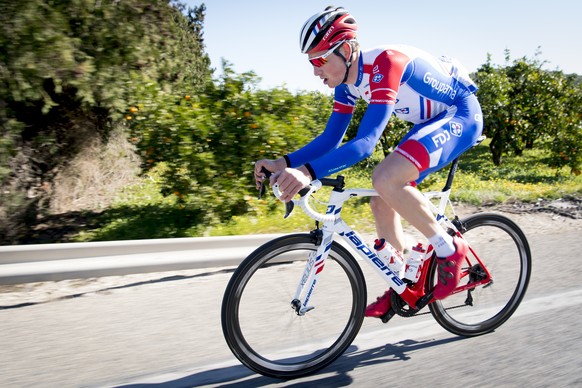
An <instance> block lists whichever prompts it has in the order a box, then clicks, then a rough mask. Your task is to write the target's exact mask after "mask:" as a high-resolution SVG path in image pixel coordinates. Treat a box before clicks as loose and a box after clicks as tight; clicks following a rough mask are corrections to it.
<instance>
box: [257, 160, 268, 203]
mask: <svg viewBox="0 0 582 388" xmlns="http://www.w3.org/2000/svg"><path fill="white" fill-rule="evenodd" d="M261 172H262V173H263V174H265V179H269V177H270V176H271V171H269V170H267V169H266V168H265V167H262V168H261ZM265 179H263V180H262V181H261V187H259V196H258V199H261V198H262V197H263V195H265V192H266V191H267V188H266V187H265Z"/></svg>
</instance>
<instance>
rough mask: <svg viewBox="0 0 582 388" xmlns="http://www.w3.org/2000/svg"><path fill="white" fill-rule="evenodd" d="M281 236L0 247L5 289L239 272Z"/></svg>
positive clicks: (0, 279) (1, 282)
mask: <svg viewBox="0 0 582 388" xmlns="http://www.w3.org/2000/svg"><path fill="white" fill-rule="evenodd" d="M278 236H280V235H279V234H263V235H250V236H225V237H196V238H172V239H155V240H131V241H111V242H89V243H66V244H39V245H19V246H0V285H7V284H20V283H32V282H42V281H57V280H66V279H86V278H92V277H103V276H119V275H129V274H137V273H147V272H164V271H179V270H186V269H197V268H211V267H225V266H236V265H238V264H239V263H240V262H241V261H242V259H244V258H245V257H246V256H248V255H249V254H250V253H251V252H252V251H253V250H255V249H256V248H257V247H259V246H260V245H262V244H264V243H265V242H267V241H269V240H272V239H273V238H275V237H278Z"/></svg>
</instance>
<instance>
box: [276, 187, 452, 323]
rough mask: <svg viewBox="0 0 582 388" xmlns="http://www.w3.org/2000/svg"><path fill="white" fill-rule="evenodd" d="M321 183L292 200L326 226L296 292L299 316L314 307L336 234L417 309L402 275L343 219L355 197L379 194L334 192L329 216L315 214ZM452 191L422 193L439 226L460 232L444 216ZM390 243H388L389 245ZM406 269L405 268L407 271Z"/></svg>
mask: <svg viewBox="0 0 582 388" xmlns="http://www.w3.org/2000/svg"><path fill="white" fill-rule="evenodd" d="M321 187H322V183H321V181H319V180H315V181H313V182H311V187H310V189H309V192H307V194H305V195H303V196H302V197H301V198H300V199H297V200H293V203H294V205H296V206H299V207H300V208H301V209H302V210H303V212H304V213H305V214H307V215H308V216H309V217H311V218H313V219H314V220H316V221H319V222H321V223H322V224H323V227H322V232H323V235H322V240H321V241H322V242H321V245H320V246H319V247H318V249H317V251H316V252H315V253H314V254H312V255H310V257H309V258H308V260H307V263H306V265H305V269H304V271H303V275H302V276H301V280H300V282H299V284H298V286H297V290H296V291H295V295H294V300H297V301H300V304H301V305H300V307H299V308H298V310H297V314H298V315H304V314H305V313H307V312H308V311H310V310H311V309H313V308H314V307H313V306H310V305H309V300H310V299H311V296H312V294H313V291H314V290H315V287H316V284H317V282H318V278H319V274H320V273H321V271H322V270H323V267H324V265H325V260H326V259H327V257H328V255H329V250H330V249H331V246H332V243H333V239H334V234H335V233H337V234H338V235H339V236H341V237H342V239H343V240H344V241H346V242H347V244H348V245H349V246H350V247H352V248H353V249H354V251H355V252H357V254H358V255H359V257H361V258H362V260H364V261H365V262H366V263H368V264H369V265H370V266H371V267H372V268H374V270H375V271H376V272H377V273H378V274H379V275H380V277H381V278H382V279H384V281H386V282H387V283H388V285H389V286H390V288H392V289H393V290H395V291H396V292H397V293H398V294H400V295H401V297H402V298H403V299H404V300H405V301H406V302H407V303H408V304H410V305H411V306H413V307H414V303H415V301H414V300H413V299H411V298H407V297H406V295H405V292H406V290H407V287H406V285H405V283H404V282H403V280H402V279H401V277H400V276H401V274H396V273H394V272H393V271H391V270H390V268H388V266H386V265H385V264H384V262H383V261H382V260H381V259H380V258H379V257H378V255H376V253H375V251H374V250H373V249H371V248H370V247H369V246H368V245H367V244H366V243H365V242H364V240H363V239H362V237H360V235H359V234H358V233H357V232H356V231H354V230H353V229H352V228H350V226H349V225H348V224H347V223H346V222H345V221H344V220H343V219H342V218H341V210H342V206H343V203H344V202H345V201H347V200H348V199H349V198H352V197H372V196H377V195H378V193H377V192H376V191H375V190H372V189H345V190H343V191H336V190H333V191H332V192H331V195H330V199H329V202H328V205H327V210H326V214H322V213H318V212H316V211H315V210H314V209H313V208H312V207H311V206H310V205H309V198H310V197H311V194H313V193H314V192H316V191H317V190H319V189H321ZM273 192H274V193H275V196H276V197H277V198H280V196H281V191H280V190H279V187H278V185H277V184H275V185H274V186H273ZM450 193H451V190H450V189H448V190H445V191H432V192H427V193H423V195H424V196H425V197H426V198H428V200H429V204H430V207H431V210H432V212H433V213H434V214H435V217H436V219H437V221H439V223H441V224H442V225H443V226H444V227H446V228H452V229H453V230H455V231H457V228H456V226H455V225H454V224H453V223H452V222H451V221H450V220H449V218H447V216H446V215H445V210H446V209H447V207H449V206H450V207H451V210H452V204H451V202H450V200H449V196H450ZM435 199H437V200H438V205H437V206H435V205H434V204H433V202H432V201H433V200H435ZM386 243H387V244H389V243H388V242H386ZM429 252H430V249H427V255H428V254H430V253H429ZM404 267H405V266H403V268H404Z"/></svg>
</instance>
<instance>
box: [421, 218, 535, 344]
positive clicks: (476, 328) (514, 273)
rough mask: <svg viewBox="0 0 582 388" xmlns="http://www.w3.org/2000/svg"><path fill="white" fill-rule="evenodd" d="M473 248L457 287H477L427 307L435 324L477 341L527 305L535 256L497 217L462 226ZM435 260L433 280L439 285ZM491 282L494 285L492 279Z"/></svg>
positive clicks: (471, 220)
mask: <svg viewBox="0 0 582 388" xmlns="http://www.w3.org/2000/svg"><path fill="white" fill-rule="evenodd" d="M463 224H464V227H465V228H466V231H465V232H464V233H463V238H465V240H467V242H468V243H469V246H470V250H469V253H468V257H467V261H466V262H465V264H464V265H463V271H464V273H465V274H466V276H464V277H463V278H461V282H460V283H459V287H463V286H467V285H470V284H473V283H475V284H479V283H481V284H480V285H477V286H475V287H474V288H471V287H468V290H466V291H462V292H458V293H455V294H452V295H450V296H448V297H447V298H445V299H443V300H441V301H436V302H433V303H431V304H430V305H429V308H430V311H431V313H432V314H433V316H434V318H435V319H436V321H437V322H438V323H439V324H440V325H441V326H442V327H443V328H445V329H446V330H448V331H450V332H451V333H454V334H458V335H463V336H476V335H481V334H485V333H488V332H490V331H493V330H495V329H496V328H498V327H499V326H501V325H502V324H503V323H504V322H505V321H507V320H508V319H509V317H511V315H512V314H513V313H514V312H515V310H516V309H517V307H518V306H519V304H520V302H521V300H522V299H523V297H524V295H525V292H526V289H527V285H528V283H529V277H530V273H531V252H530V248H529V244H528V242H527V239H526V237H525V235H524V234H523V232H522V231H521V229H520V228H519V226H517V224H515V223H514V222H513V221H511V220H510V219H508V218H507V217H504V216H502V215H499V214H494V213H480V214H475V215H473V216H470V217H468V218H467V219H465V220H464V221H463ZM436 267H437V266H436V260H432V263H431V267H430V269H429V271H430V272H429V279H432V283H433V285H434V284H436V282H437V274H436V272H437V271H436ZM489 276H490V279H489Z"/></svg>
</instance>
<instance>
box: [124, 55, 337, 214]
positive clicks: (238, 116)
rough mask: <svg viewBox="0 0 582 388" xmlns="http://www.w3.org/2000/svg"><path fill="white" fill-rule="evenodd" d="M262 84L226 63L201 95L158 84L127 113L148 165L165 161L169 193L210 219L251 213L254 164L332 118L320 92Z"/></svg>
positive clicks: (300, 140) (286, 148) (294, 145)
mask: <svg viewBox="0 0 582 388" xmlns="http://www.w3.org/2000/svg"><path fill="white" fill-rule="evenodd" d="M257 82H258V78H257V77H256V76H255V75H254V74H253V73H243V74H235V73H234V72H233V71H232V70H231V68H230V65H229V64H228V63H224V64H223V75H222V76H221V78H220V79H218V80H215V81H213V82H208V83H207V85H206V87H205V88H204V90H203V91H201V93H199V94H193V95H185V96H176V95H174V94H171V93H165V92H163V91H161V90H156V89H155V88H154V89H152V90H150V91H149V93H147V92H146V93H144V95H143V98H141V99H140V100H138V101H136V106H135V109H134V110H135V114H134V115H132V116H129V117H128V118H131V120H128V121H129V123H130V127H131V132H132V140H133V141H134V142H135V143H136V145H137V146H138V150H139V152H140V153H141V155H142V157H143V159H144V167H145V168H146V169H148V168H151V167H153V166H156V165H157V164H158V163H163V165H164V172H163V182H160V183H161V187H162V190H163V193H164V194H166V195H175V196H177V197H178V198H179V199H180V200H181V201H182V202H184V203H188V206H195V207H197V208H200V209H202V210H204V212H205V214H206V222H208V223H209V224H213V223H215V222H217V221H224V220H226V219H229V218H230V217H232V216H233V215H239V214H244V213H245V212H247V211H248V204H247V200H248V194H249V191H254V190H253V189H252V187H253V186H254V183H253V174H252V171H253V169H254V162H255V161H256V160H257V159H259V158H275V157H279V156H281V155H282V154H284V153H286V152H290V151H292V150H294V149H296V148H298V147H300V146H301V145H303V144H305V143H307V142H308V141H309V140H310V138H311V136H313V134H314V133H315V132H318V131H320V130H321V128H322V127H323V126H324V125H325V121H326V120H327V117H328V115H329V110H330V109H331V108H330V106H329V104H328V103H327V102H328V99H327V98H325V97H323V96H322V95H321V94H319V93H299V94H297V95H293V94H291V93H290V92H289V91H287V90H286V89H273V90H268V91H265V90H257V89H256V85H257ZM323 100H325V104H324V103H322V101H323ZM323 107H324V108H323ZM253 194H254V192H253Z"/></svg>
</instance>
